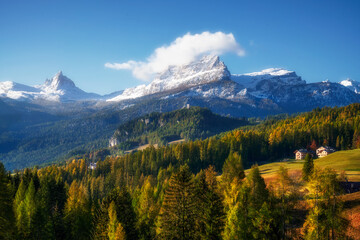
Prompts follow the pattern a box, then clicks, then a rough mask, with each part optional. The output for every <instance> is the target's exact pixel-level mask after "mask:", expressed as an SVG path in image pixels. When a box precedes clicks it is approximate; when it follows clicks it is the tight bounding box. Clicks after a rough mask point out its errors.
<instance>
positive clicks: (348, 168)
mask: <svg viewBox="0 0 360 240" xmlns="http://www.w3.org/2000/svg"><path fill="white" fill-rule="evenodd" d="M314 163H315V166H319V167H322V168H326V167H329V168H334V169H335V170H337V171H338V172H341V171H345V172H346V174H347V176H348V179H349V181H354V182H359V181H360V149H355V150H348V151H339V152H335V153H333V154H330V155H329V156H326V157H323V158H319V159H315V160H314ZM303 164H304V161H302V160H300V161H298V160H296V161H295V160H290V161H287V162H274V163H269V164H264V165H261V166H259V168H260V171H261V173H262V175H263V177H264V178H265V179H266V178H272V177H274V176H275V174H276V172H277V171H278V169H279V166H280V165H284V166H285V167H286V168H288V169H289V171H290V172H296V171H301V169H302V167H303Z"/></svg>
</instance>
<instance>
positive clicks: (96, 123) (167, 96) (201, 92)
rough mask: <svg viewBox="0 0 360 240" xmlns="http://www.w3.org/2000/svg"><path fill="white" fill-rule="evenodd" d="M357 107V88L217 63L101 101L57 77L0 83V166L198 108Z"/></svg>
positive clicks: (241, 113)
mask: <svg viewBox="0 0 360 240" xmlns="http://www.w3.org/2000/svg"><path fill="white" fill-rule="evenodd" d="M355 102H360V83H359V82H357V81H354V80H351V79H346V80H343V81H341V82H339V83H334V82H329V81H322V82H317V83H306V81H305V80H303V79H302V78H301V77H300V76H298V75H297V74H296V73H295V72H294V71H289V70H285V69H280V68H270V69H265V70H262V71H260V72H254V73H246V74H231V73H230V71H229V70H228V68H227V66H226V65H225V64H224V63H223V62H222V61H220V59H219V57H217V56H205V57H203V58H202V59H200V60H199V61H195V62H192V63H190V64H187V65H183V66H170V67H169V68H168V69H167V70H166V71H164V72H162V73H160V74H158V75H157V76H156V77H155V78H154V80H153V81H152V82H150V83H149V84H147V85H140V86H137V87H133V88H128V89H125V90H120V91H116V92H114V93H111V94H108V95H104V96H101V95H99V94H95V93H87V92H85V91H83V90H81V89H79V88H78V87H77V86H76V85H75V83H74V82H73V81H72V80H71V79H70V78H68V77H66V76H64V75H63V73H62V72H59V73H57V74H56V75H55V76H54V77H53V78H51V79H47V80H46V81H45V83H44V84H42V85H37V86H26V85H24V84H19V83H15V82H10V81H7V82H0V161H2V162H3V163H4V164H5V166H6V168H7V169H10V170H12V169H15V168H23V167H26V166H32V165H34V164H39V165H40V164H46V163H49V162H53V161H55V160H60V159H65V158H66V157H69V156H72V155H74V154H77V153H83V152H86V151H91V150H94V149H98V148H102V147H107V146H108V144H109V139H111V138H112V137H113V135H114V133H115V131H116V129H117V128H118V127H119V125H120V124H123V123H126V122H127V121H129V120H132V119H135V118H138V117H141V116H144V115H146V114H149V113H152V112H170V111H173V110H177V109H181V108H184V107H189V106H199V107H206V108H208V109H210V110H211V111H212V112H214V113H217V114H220V115H223V116H231V117H235V118H240V117H266V116H268V115H275V114H280V113H297V112H304V111H309V110H312V109H314V108H317V107H324V106H330V107H333V106H345V105H348V104H351V103H355ZM29 159H31V162H30V160H29Z"/></svg>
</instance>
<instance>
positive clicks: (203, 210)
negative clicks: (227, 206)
mask: <svg viewBox="0 0 360 240" xmlns="http://www.w3.org/2000/svg"><path fill="white" fill-rule="evenodd" d="M196 195H197V199H198V201H197V203H198V207H197V209H198V211H199V220H198V221H197V226H198V234H199V236H198V237H199V238H200V239H221V233H222V231H223V229H224V224H225V217H226V215H225V212H224V205H223V197H222V195H221V194H220V191H219V189H218V182H217V180H216V172H215V169H214V167H213V166H210V167H209V168H208V169H206V170H205V171H201V172H200V173H199V174H198V176H197V182H196Z"/></svg>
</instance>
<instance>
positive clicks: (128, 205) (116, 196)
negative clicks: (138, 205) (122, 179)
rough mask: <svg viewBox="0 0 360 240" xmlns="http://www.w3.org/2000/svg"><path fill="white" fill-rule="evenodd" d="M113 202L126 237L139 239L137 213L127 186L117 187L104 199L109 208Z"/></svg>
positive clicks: (104, 203)
mask: <svg viewBox="0 0 360 240" xmlns="http://www.w3.org/2000/svg"><path fill="white" fill-rule="evenodd" d="M111 202H114V204H115V210H116V215H117V221H118V222H119V223H120V224H121V226H122V227H123V229H124V230H125V235H126V239H138V231H137V229H136V222H137V220H136V214H135V211H134V208H133V206H132V198H131V195H130V193H129V192H128V190H127V188H126V187H125V186H124V187H121V188H115V189H113V190H112V191H111V192H110V194H109V195H108V196H107V197H106V198H105V199H104V201H103V205H104V206H105V207H106V208H107V209H108V208H109V206H110V204H111Z"/></svg>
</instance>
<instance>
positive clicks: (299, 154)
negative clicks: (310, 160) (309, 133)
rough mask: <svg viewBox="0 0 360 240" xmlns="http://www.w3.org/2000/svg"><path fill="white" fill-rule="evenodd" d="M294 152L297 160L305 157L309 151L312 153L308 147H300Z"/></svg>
mask: <svg viewBox="0 0 360 240" xmlns="http://www.w3.org/2000/svg"><path fill="white" fill-rule="evenodd" d="M294 153H295V159H296V160H301V159H305V156H306V154H308V153H309V154H311V153H310V152H309V151H308V150H306V149H299V150H296V151H295V152H294Z"/></svg>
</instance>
